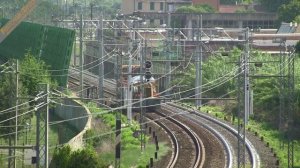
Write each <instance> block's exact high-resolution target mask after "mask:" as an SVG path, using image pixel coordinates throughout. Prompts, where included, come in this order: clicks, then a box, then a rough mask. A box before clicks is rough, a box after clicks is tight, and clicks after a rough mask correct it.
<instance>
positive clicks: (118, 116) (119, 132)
mask: <svg viewBox="0 0 300 168" xmlns="http://www.w3.org/2000/svg"><path fill="white" fill-rule="evenodd" d="M114 34H115V35H116V33H114ZM121 71H122V56H121V55H120V54H118V55H117V60H116V62H115V80H116V84H117V87H116V91H117V100H118V102H119V103H118V104H117V106H122V92H123V89H122V83H121ZM120 110H122V109H120ZM120 110H119V111H116V112H115V113H116V142H115V168H120V167H121V137H122V130H121V125H122V123H121V111H120Z"/></svg>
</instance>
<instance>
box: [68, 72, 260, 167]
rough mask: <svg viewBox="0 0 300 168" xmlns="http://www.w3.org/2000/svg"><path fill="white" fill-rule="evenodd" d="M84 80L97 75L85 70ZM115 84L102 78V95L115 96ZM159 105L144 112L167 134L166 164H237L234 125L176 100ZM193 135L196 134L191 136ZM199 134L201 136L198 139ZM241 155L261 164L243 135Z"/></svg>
mask: <svg viewBox="0 0 300 168" xmlns="http://www.w3.org/2000/svg"><path fill="white" fill-rule="evenodd" d="M71 74H73V75H70V76H71V78H72V77H74V78H78V77H79V71H78V70H77V71H76V70H72V72H71ZM74 74H75V75H74ZM76 76H77V77H76ZM84 81H85V82H87V83H89V84H90V85H94V86H98V77H97V76H96V75H93V74H91V73H88V72H85V74H84ZM115 86H116V84H115V81H114V80H104V87H105V92H107V93H109V94H105V96H108V97H110V98H112V97H115V95H116V94H115V91H116V88H115ZM161 107H162V110H161V111H160V112H157V113H156V114H150V113H147V115H148V116H149V117H150V118H152V120H153V121H154V122H156V123H157V124H158V125H160V127H162V128H163V129H164V130H165V131H166V132H167V133H168V134H169V137H170V139H171V143H172V148H173V154H172V158H169V162H168V164H167V167H182V168H184V167H188V168H190V167H206V168H210V167H211V168H215V167H222V168H223V167H224V168H227V167H228V168H230V167H237V137H238V134H237V131H236V128H235V127H234V126H230V125H228V124H225V123H223V122H220V121H219V120H217V119H215V118H213V117H211V116H209V115H206V114H203V113H198V112H195V111H193V110H190V109H187V108H184V107H182V106H179V105H177V104H173V103H164V104H162V106H161ZM155 115H156V116H155ZM158 116H159V117H158ZM168 116H169V117H168ZM174 122H175V123H177V126H176V124H175V123H174ZM178 123H180V124H179V125H181V126H179V125H178ZM180 129H181V130H183V129H185V130H189V131H191V132H189V133H182V134H180V133H181V132H185V131H178V130H180ZM176 130H177V131H176ZM205 130H206V132H205ZM200 132H202V133H200ZM194 135H195V136H196V137H194V138H192V136H194ZM186 137H189V138H188V139H189V140H188V142H189V143H186V144H184V143H183V144H184V145H182V143H179V142H180V141H182V142H185V141H187V140H184V139H185V138H186ZM199 137H200V138H201V139H202V140H200V138H199ZM203 139H204V140H203ZM191 142H192V143H191ZM197 143H198V144H201V145H200V146H201V147H200V148H199V147H197V146H199V145H196V144H197ZM187 144H189V147H187V146H185V145H187ZM184 148H185V149H186V151H189V153H186V152H183V151H184V150H185V149H184ZM191 150H192V152H191ZM191 153H192V154H191ZM181 155H183V156H181ZM196 155H197V156H200V158H199V157H198V158H197V157H196ZM186 156H189V157H190V158H189V157H187V158H186V159H184V158H185V157H186ZM191 156H193V157H191ZM245 157H246V162H247V163H246V165H247V166H248V165H251V167H252V168H259V167H261V161H260V157H259V154H258V152H257V151H256V149H255V148H254V146H253V145H252V144H251V142H250V141H249V140H248V139H246V153H245ZM204 159H205V161H204ZM187 160H189V161H187ZM187 162H189V165H188V166H187V165H186V163H187ZM180 163H181V164H180ZM182 163H184V164H182Z"/></svg>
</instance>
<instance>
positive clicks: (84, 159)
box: [50, 146, 108, 168]
mask: <svg viewBox="0 0 300 168" xmlns="http://www.w3.org/2000/svg"><path fill="white" fill-rule="evenodd" d="M58 167H59V168H86V167H88V168H104V167H105V168H106V167H108V163H106V162H105V161H104V160H102V159H101V158H99V157H98V155H97V154H96V152H95V151H94V150H92V149H91V148H86V149H82V150H76V151H74V152H72V151H71V148H70V146H64V147H62V148H56V149H55V151H54V154H53V158H52V162H51V164H50V168H58Z"/></svg>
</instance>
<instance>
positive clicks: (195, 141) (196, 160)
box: [147, 112, 205, 168]
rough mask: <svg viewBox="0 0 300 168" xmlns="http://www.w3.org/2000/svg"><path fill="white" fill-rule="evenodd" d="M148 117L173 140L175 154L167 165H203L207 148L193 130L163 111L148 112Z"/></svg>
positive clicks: (191, 166) (182, 166)
mask: <svg viewBox="0 0 300 168" xmlns="http://www.w3.org/2000/svg"><path fill="white" fill-rule="evenodd" d="M147 117H148V118H150V119H151V120H153V121H154V122H155V123H157V124H158V125H159V126H160V127H162V128H163V129H164V130H165V131H166V132H167V133H168V135H169V137H170V139H171V141H172V148H173V152H172V153H173V154H172V157H171V158H170V161H169V162H168V165H167V166H166V167H168V168H175V167H178V168H184V167H187V168H198V167H203V164H204V161H205V148H204V145H203V142H202V141H201V139H200V138H199V136H198V135H197V134H196V133H195V132H194V131H193V130H191V129H190V128H189V127H187V126H186V125H185V124H183V123H181V122H180V121H178V120H176V119H174V118H170V117H167V116H166V115H165V114H163V113H161V112H155V113H151V114H150V113H148V114H147Z"/></svg>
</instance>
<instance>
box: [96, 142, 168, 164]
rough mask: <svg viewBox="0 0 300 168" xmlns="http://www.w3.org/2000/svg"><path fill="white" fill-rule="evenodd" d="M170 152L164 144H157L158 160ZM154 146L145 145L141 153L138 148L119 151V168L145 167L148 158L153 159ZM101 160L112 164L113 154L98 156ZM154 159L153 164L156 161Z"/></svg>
mask: <svg viewBox="0 0 300 168" xmlns="http://www.w3.org/2000/svg"><path fill="white" fill-rule="evenodd" d="M169 150H170V148H169V147H167V146H166V143H159V151H158V152H157V154H158V159H157V160H159V159H160V158H161V157H162V156H164V155H166V154H167V152H168V151H169ZM155 151H156V149H155V145H154V144H151V143H150V144H146V148H145V150H144V151H143V152H142V151H141V149H140V147H139V146H136V147H134V148H129V149H126V150H122V151H121V168H129V167H146V165H147V164H148V163H149V161H150V158H153V159H154V153H155ZM100 157H101V158H102V159H105V160H108V161H109V162H110V163H112V164H114V154H113V153H103V154H100ZM157 160H155V159H154V162H155V161H157Z"/></svg>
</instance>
